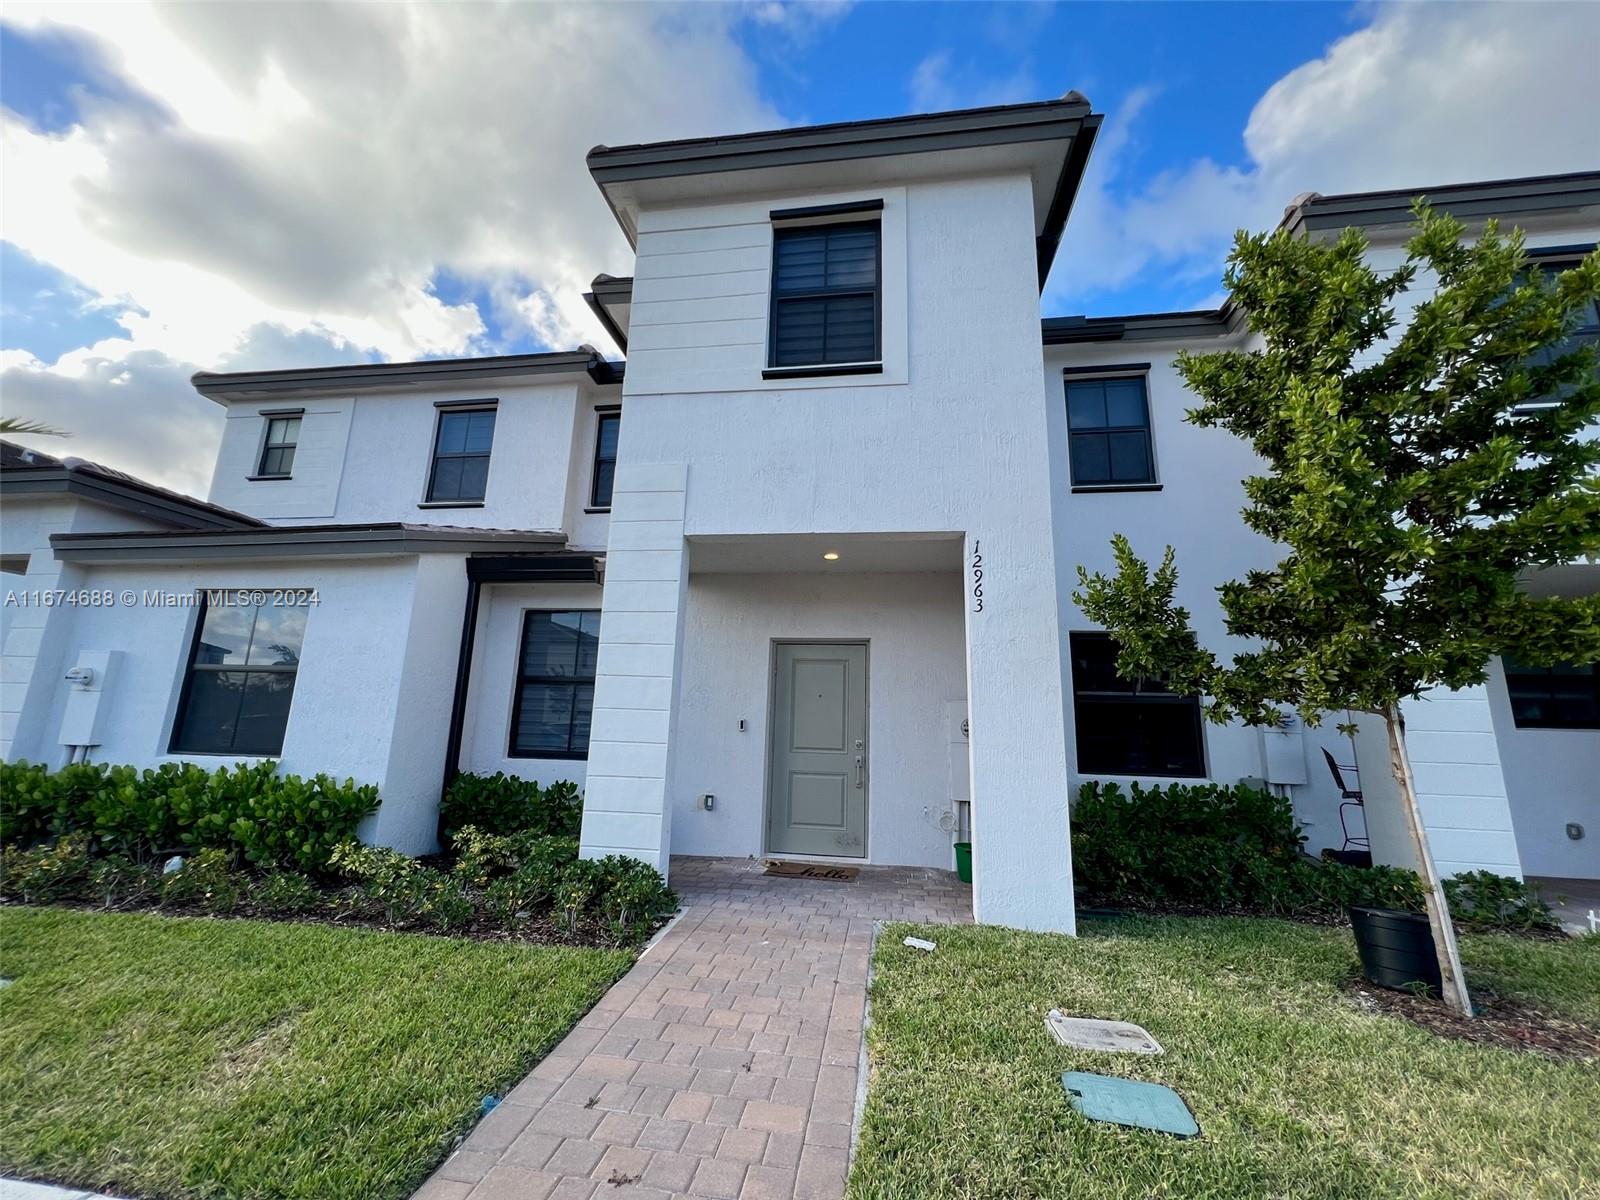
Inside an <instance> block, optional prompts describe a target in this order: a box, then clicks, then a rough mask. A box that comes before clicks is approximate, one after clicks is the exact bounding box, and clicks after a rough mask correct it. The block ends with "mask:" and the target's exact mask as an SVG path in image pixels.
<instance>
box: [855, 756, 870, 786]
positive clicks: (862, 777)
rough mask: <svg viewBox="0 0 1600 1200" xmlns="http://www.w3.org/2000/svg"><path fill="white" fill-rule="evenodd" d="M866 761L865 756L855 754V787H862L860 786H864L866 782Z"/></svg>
mask: <svg viewBox="0 0 1600 1200" xmlns="http://www.w3.org/2000/svg"><path fill="white" fill-rule="evenodd" d="M866 761H867V760H866V759H865V758H863V757H862V756H861V755H859V754H858V755H856V787H858V788H859V787H862V786H864V785H865V784H866V780H867V767H866Z"/></svg>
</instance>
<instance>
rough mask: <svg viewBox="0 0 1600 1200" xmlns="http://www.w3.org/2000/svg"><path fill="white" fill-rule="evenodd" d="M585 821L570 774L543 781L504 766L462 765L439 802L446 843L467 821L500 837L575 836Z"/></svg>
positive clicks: (449, 842) (440, 826)
mask: <svg viewBox="0 0 1600 1200" xmlns="http://www.w3.org/2000/svg"><path fill="white" fill-rule="evenodd" d="M582 823H583V799H582V797H581V796H580V795H579V794H578V785H577V784H575V783H573V782H572V781H571V780H568V779H563V780H561V781H560V782H558V783H552V784H550V785H549V786H548V787H544V786H541V785H540V784H538V783H536V782H535V781H533V780H531V779H521V778H519V777H518V776H516V775H507V774H506V773H505V772H504V771H496V772H495V773H494V774H493V775H475V774H473V773H472V772H470V771H463V772H462V773H461V774H459V775H457V776H456V777H455V778H454V779H453V780H451V781H450V786H449V787H448V788H446V789H445V793H444V799H443V800H442V801H441V802H440V805H439V840H440V841H441V842H443V843H444V844H445V845H447V846H448V845H450V844H451V843H453V842H454V841H455V836H456V831H457V830H459V829H463V828H465V827H467V826H469V825H470V826H471V827H472V828H474V829H476V830H477V831H478V832H479V833H487V834H492V835H494V836H496V837H507V836H510V835H511V834H517V833H531V834H535V835H537V836H539V837H569V838H575V837H577V836H578V827H579V826H580V825H581V824H582Z"/></svg>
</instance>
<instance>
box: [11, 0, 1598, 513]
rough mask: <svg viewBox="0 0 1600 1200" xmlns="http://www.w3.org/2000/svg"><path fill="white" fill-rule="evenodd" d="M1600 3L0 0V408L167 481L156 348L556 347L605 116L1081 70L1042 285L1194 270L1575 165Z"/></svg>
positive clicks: (183, 368)
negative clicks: (1322, 213) (1080, 114)
mask: <svg viewBox="0 0 1600 1200" xmlns="http://www.w3.org/2000/svg"><path fill="white" fill-rule="evenodd" d="M1596 45H1600V4H1592V3H1575V4H1537V3H1530V4H1512V3H1503V4H1496V5H1482V6H1480V5H1470V4H1427V5H1423V4H1411V5H1404V6H1377V5H1371V4H1361V5H1354V6H1352V5H1349V4H1329V5H1321V4H1281V5H1264V4H1238V5H1233V4H1213V5H1202V4H1183V5H1174V6H1166V5H1159V4H1111V5H1104V6H1102V5H1094V4H1074V5H1049V4H1042V3H1040V4H1018V5H983V6H977V5H971V6H969V5H963V4H941V5H933V6H921V5H914V4H855V5H852V4H849V3H815V4H788V3H776V2H772V3H768V2H760V0H757V2H753V3H744V4H730V5H718V4H711V3H691V4H683V5H672V4H652V5H648V6H646V5H626V4H595V5H588V6H580V7H564V6H557V5H551V4H536V3H521V4H505V5H500V4H489V3H473V4H445V3H426V4H425V3H401V2H391V3H386V4H353V3H347V4H302V3H297V2H294V0H276V2H272V3H267V2H265V0H261V2H258V3H253V4H252V3H230V4H223V3H214V4H195V3H188V4H177V5H171V6H168V5H161V4H156V5H145V4H137V3H128V4H118V5H109V4H102V5H83V6H77V5H74V4H71V3H66V2H63V0H55V2H53V3H50V4H47V5H40V6H38V7H33V6H30V5H28V4H25V3H16V2H11V3H8V4H7V6H6V8H5V9H4V10H3V13H0V102H3V106H4V107H3V111H0V121H3V126H4V128H3V136H4V143H3V161H0V167H3V194H0V200H3V207H0V237H3V243H0V322H3V324H0V411H3V412H4V413H5V415H7V416H20V417H31V418H35V419H40V420H45V421H48V422H50V423H51V424H54V425H57V426H60V427H63V428H66V429H68V430H71V431H72V432H73V434H74V436H73V438H72V439H71V440H70V441H66V442H63V441H60V440H57V439H49V440H38V439H29V440H33V441H34V442H35V444H38V445H40V446H41V447H43V448H45V449H47V450H50V451H52V452H54V453H57V454H62V453H71V454H76V455H80V456H82V457H85V458H94V459H98V460H100V461H102V462H107V463H110V464H112V465H115V466H119V467H122V468H123V469H126V470H130V471H133V472H135V473H137V474H140V475H142V476H145V477H146V478H149V479H153V480H156V481H159V482H162V483H165V484H167V485H169V486H173V487H177V488H180V489H183V490H186V491H189V492H193V493H196V494H199V495H204V494H205V491H206V489H207V487H208V485H209V479H210V469H211V459H212V454H213V452H214V449H215V445H216V439H217V437H218V435H219V432H220V425H221V414H220V410H218V409H217V408H216V407H215V406H214V405H212V404H211V403H209V402H208V401H205V400H202V399H200V398H199V397H198V396H196V395H195V394H194V392H193V391H192V389H190V388H189V386H188V383H187V380H188V376H189V375H190V373H191V372H193V371H195V370H198V369H202V368H204V369H209V370H240V369H248V368H264V367H287V366H299V365H313V364H328V363H339V362H352V361H362V360H380V359H408V358H418V357H427V356H438V355H461V354H478V353H507V352H516V351H523V350H538V349H547V348H570V347H572V346H574V345H576V344H577V343H579V342H585V341H589V342H593V343H594V344H595V345H597V346H601V347H603V348H604V349H606V350H607V352H610V353H615V347H613V346H611V345H610V343H609V342H608V341H607V340H606V338H605V335H604V333H603V332H602V331H601V330H600V328H599V327H598V326H597V325H596V324H595V322H594V321H593V318H592V317H591V316H590V314H589V312H588V310H587V309H586V308H585V307H584V305H583V302H582V298H581V297H582V293H583V291H584V290H585V288H586V285H587V282H588V281H589V280H590V279H591V278H593V276H594V275H595V274H596V273H598V272H600V271H611V272H613V273H617V274H626V273H629V271H630V269H631V267H630V261H629V255H628V249H627V245H626V243H625V242H624V241H623V239H622V237H621V235H620V234H619V233H618V231H617V229H616V226H615V224H614V223H613V221H612V220H611V218H610V215H609V213H608V212H607V210H606V206H605V204H604V202H603V201H602V200H601V198H600V195H599V193H598V192H597V191H596V189H595V187H594V185H593V183H592V182H591V181H590V179H589V177H588V175H587V173H586V172H585V170H584V166H583V158H584V154H585V152H586V151H587V150H588V149H589V148H590V147H591V146H593V145H595V144H597V143H602V142H609V143H612V144H623V143H627V142H638V141H650V140H654V139H660V138H675V137H692V136H697V135H704V134H714V133H730V132H737V131H742V130H748V129H758V128H768V127H775V126H781V125H788V124H805V123H813V122H821V121H836V120H851V119H858V118H863V117H874V116H888V115H894V114H900V113H908V112H919V111H931V110H934V109H940V108H950V107H962V106H968V105H975V104H993V103H1007V102H1012V101H1020V100H1030V99H1039V98H1043V97H1048V96H1055V95H1059V94H1061V93H1062V92H1064V91H1066V90H1068V89H1069V88H1077V89H1079V90H1080V91H1082V92H1084V93H1085V94H1087V95H1088V96H1089V97H1090V99H1091V100H1092V101H1093V102H1094V104H1095V107H1096V108H1097V109H1098V110H1100V111H1102V112H1105V113H1106V114H1107V122H1106V126H1105V128H1104V130H1103V135H1102V139H1101V144H1100V146H1099V147H1098V148H1097V149H1096V152H1095V158H1094V161H1093V163H1092V165H1091V167H1090V171H1089V176H1088V179H1087V180H1086V183H1085V189H1084V191H1083V193H1082V194H1081V196H1080V199H1079V202H1078V206H1077V208H1076V210H1075V211H1074V214H1073V217H1072V222H1071V224H1070V226H1069V228H1068V232H1067V237H1066V241H1065V244H1064V246H1063V249H1062V252H1061V254H1060V255H1059V257H1058V258H1057V260H1056V265H1055V271H1054V274H1053V276H1052V278H1051V280H1050V283H1049V287H1048V289H1047V291H1046V294H1045V297H1044V303H1043V308H1044V312H1045V314H1046V315H1055V314H1062V313H1094V314H1113V313H1126V312H1140V311H1155V310H1170V309H1182V308H1193V307H1197V306H1202V305H1209V304H1213V303H1215V302H1216V301H1217V300H1218V298H1219V297H1218V293H1217V288H1218V275H1219V272H1220V267H1221V262H1222V258H1223V255H1224V254H1225V252H1226V247H1227V242H1228V239H1229V236H1230V235H1231V233H1232V231H1233V230H1234V229H1235V228H1237V227H1239V226H1249V227H1252V228H1263V227H1267V226H1270V225H1271V224H1273V223H1275V222H1276V220H1277V219H1278V217H1279V216H1280V215H1281V213H1282V210H1283V208H1284V206H1285V205H1286V204H1288V203H1289V201H1290V200H1291V199H1293V198H1294V196H1295V195H1296V194H1298V193H1300V192H1304V191H1321V192H1336V191H1350V190H1360V189H1368V188H1380V187H1411V186H1416V187H1422V186H1426V185H1430V184H1438V183H1445V182H1454V181H1459V180H1466V179H1484V178H1496V177H1505V176H1515V175H1528V174H1539V173H1546V172H1558V171H1573V170H1583V169H1592V168H1595V167H1600V150H1597V144H1600V143H1597V142H1596V136H1595V121H1594V113H1595V112H1597V111H1600V83H1597V78H1600V72H1596V70H1595V64H1594V58H1593V55H1594V47H1595V46H1596Z"/></svg>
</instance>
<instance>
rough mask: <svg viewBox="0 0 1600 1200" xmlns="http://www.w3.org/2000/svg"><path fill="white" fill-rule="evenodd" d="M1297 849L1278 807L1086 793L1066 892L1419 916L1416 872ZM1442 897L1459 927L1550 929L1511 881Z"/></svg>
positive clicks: (1453, 881)
mask: <svg viewBox="0 0 1600 1200" xmlns="http://www.w3.org/2000/svg"><path fill="white" fill-rule="evenodd" d="M1304 847H1305V837H1304V835H1303V833H1302V832H1301V829H1300V827H1299V826H1298V825H1296V824H1295V820H1294V810H1293V808H1292V807H1291V805H1290V803H1289V801H1288V800H1287V799H1285V798H1283V797H1281V796H1274V795H1273V794H1272V793H1270V792H1265V791H1260V790H1258V789H1255V788H1249V787H1243V786H1233V787H1230V786H1226V785H1222V784H1215V783H1196V784H1185V783H1173V784H1168V785H1166V786H1164V787H1163V786H1157V787H1148V788H1147V787H1143V786H1141V785H1140V784H1137V783H1135V784H1132V785H1131V786H1130V788H1129V789H1128V791H1126V792H1125V791H1123V789H1122V788H1121V787H1120V786H1119V785H1118V784H1115V783H1093V782H1091V783H1085V784H1084V785H1083V786H1082V788H1080V789H1079V791H1078V802H1077V804H1076V805H1075V806H1074V807H1073V810H1072V873H1073V881H1074V885H1075V887H1076V888H1077V890H1078V891H1080V892H1082V893H1084V894H1085V895H1086V896H1089V897H1092V898H1094V899H1096V900H1104V901H1109V902H1111V903H1118V902H1128V901H1134V902H1142V903H1154V904H1182V905H1193V906H1196V907H1201V908H1211V909H1217V910H1222V911H1226V910H1245V911H1250V912H1260V913H1267V914H1275V915H1283V916H1338V915H1342V914H1343V913H1344V911H1345V909H1347V908H1348V907H1349V906H1350V905H1352V904H1366V905H1373V906H1376V907H1379V908H1398V909H1406V910H1409V911H1412V912H1421V911H1422V881H1421V880H1420V879H1419V878H1418V877H1417V874H1416V872H1414V871H1409V870H1405V869H1402V868H1399V867H1386V866H1372V867H1352V866H1346V865H1345V864H1343V863H1339V862H1333V861H1331V860H1319V859H1313V858H1309V857H1307V855H1306V854H1305V850H1304ZM1444 886H1445V894H1446V897H1447V898H1448V899H1449V901H1450V908H1451V914H1452V916H1453V917H1454V918H1455V921H1456V923H1457V924H1459V925H1473V926H1478V927H1482V928H1493V929H1551V928H1555V927H1556V925H1557V923H1556V921H1555V919H1554V918H1553V917H1552V916H1551V914H1550V909H1549V907H1548V906H1547V905H1546V904H1545V902H1544V900H1543V898H1542V897H1541V896H1540V895H1539V892H1538V889H1537V888H1535V887H1533V886H1531V885H1529V884H1526V883H1523V882H1522V881H1521V880H1517V879H1511V878H1509V877H1507V876H1503V875H1495V874H1493V873H1492V872H1489V871H1473V872H1470V873H1467V874H1463V875H1457V876H1454V877H1452V878H1450V879H1447V880H1445V884H1444Z"/></svg>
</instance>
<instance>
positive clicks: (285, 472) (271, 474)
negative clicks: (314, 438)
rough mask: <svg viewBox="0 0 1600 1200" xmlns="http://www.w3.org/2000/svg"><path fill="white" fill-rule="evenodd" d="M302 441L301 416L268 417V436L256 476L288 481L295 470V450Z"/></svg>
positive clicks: (262, 449)
mask: <svg viewBox="0 0 1600 1200" xmlns="http://www.w3.org/2000/svg"><path fill="white" fill-rule="evenodd" d="M299 441H300V414H299V413H285V414H283V415H281V416H271V415H269V416H268V417H267V429H266V436H265V437H264V438H263V439H262V442H261V460H260V461H259V462H258V463H257V464H256V475H257V476H258V477H265V478H269V479H286V478H288V476H289V473H290V472H291V471H293V470H294V448H295V446H296V445H297V444H299Z"/></svg>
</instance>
